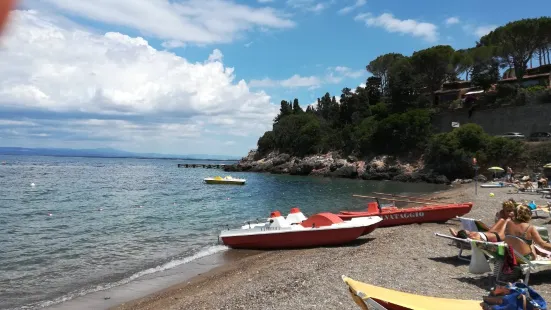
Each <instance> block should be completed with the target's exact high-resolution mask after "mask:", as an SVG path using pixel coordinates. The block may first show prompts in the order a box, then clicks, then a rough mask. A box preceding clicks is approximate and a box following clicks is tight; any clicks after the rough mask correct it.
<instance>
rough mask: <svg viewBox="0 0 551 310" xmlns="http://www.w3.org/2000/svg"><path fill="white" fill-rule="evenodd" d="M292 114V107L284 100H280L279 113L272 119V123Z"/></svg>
mask: <svg viewBox="0 0 551 310" xmlns="http://www.w3.org/2000/svg"><path fill="white" fill-rule="evenodd" d="M291 114H293V107H292V106H291V104H290V103H289V102H287V101H285V100H281V107H280V108H279V114H278V115H277V116H276V117H275V119H274V124H277V123H279V122H280V121H281V120H282V119H283V118H284V117H286V116H289V115H291Z"/></svg>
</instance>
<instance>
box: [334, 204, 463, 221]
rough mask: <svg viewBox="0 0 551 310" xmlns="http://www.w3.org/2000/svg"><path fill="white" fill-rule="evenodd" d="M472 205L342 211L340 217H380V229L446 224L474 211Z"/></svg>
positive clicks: (345, 218) (347, 218)
mask: <svg viewBox="0 0 551 310" xmlns="http://www.w3.org/2000/svg"><path fill="white" fill-rule="evenodd" d="M472 206H473V204H472V203H464V204H454V205H443V206H425V207H417V208H404V209H399V208H395V207H393V208H383V209H382V213H379V211H378V210H377V211H360V212H349V211H341V212H340V213H339V214H338V216H339V217H340V218H341V219H343V220H345V221H346V220H350V219H353V218H356V217H365V216H380V217H382V218H383V220H382V221H381V222H380V223H379V225H378V226H379V227H390V226H398V225H408V224H416V223H417V224H418V223H439V222H445V221H447V220H449V219H451V218H454V217H457V216H463V215H465V214H467V213H469V212H470V211H471V209H472Z"/></svg>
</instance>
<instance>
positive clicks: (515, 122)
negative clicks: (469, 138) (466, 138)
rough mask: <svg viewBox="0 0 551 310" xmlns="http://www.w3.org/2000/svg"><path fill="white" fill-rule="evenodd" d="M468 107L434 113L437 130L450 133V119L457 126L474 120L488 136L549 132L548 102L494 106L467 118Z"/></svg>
mask: <svg viewBox="0 0 551 310" xmlns="http://www.w3.org/2000/svg"><path fill="white" fill-rule="evenodd" d="M468 112H469V111H468V109H458V110H454V111H444V112H440V113H438V114H437V115H435V116H434V119H433V126H434V129H435V130H436V131H437V132H449V131H451V130H452V129H453V128H452V122H459V124H460V125H464V124H467V123H475V124H478V125H480V126H481V127H482V128H483V129H484V131H486V132H487V133H488V134H490V135H502V134H504V133H506V132H520V133H522V134H524V135H526V136H528V135H530V134H531V133H532V132H539V131H545V132H551V104H534V105H524V106H509V107H500V108H496V109H488V110H481V109H480V108H479V109H477V110H475V111H474V112H473V114H472V116H471V117H470V118H469V115H468Z"/></svg>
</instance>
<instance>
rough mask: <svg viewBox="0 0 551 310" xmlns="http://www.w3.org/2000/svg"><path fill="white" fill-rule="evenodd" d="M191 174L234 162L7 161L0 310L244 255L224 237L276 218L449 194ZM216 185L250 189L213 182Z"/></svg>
mask: <svg viewBox="0 0 551 310" xmlns="http://www.w3.org/2000/svg"><path fill="white" fill-rule="evenodd" d="M185 163H189V164H194V163H195V164H201V163H205V164H224V163H226V164H227V163H231V162H220V161H197V160H170V159H132V158H77V157H48V156H5V155H0V309H37V308H44V307H49V306H53V305H56V304H57V305H58V304H60V303H62V302H67V301H70V300H72V299H74V298H79V297H82V296H87V295H89V294H94V293H97V292H101V291H104V290H108V289H112V288H114V287H118V286H122V285H127V284H129V283H132V282H133V281H138V280H140V279H141V278H143V277H148V278H155V275H157V274H158V275H161V274H163V272H166V271H167V270H171V269H174V268H178V269H177V270H185V269H186V266H191V265H193V262H194V261H195V260H198V259H201V258H204V257H208V256H210V255H214V254H216V253H221V252H231V251H234V252H235V251H238V250H229V249H228V248H226V247H225V246H223V245H221V244H220V243H219V240H218V234H219V233H220V231H221V230H222V229H227V228H231V227H239V226H241V225H243V224H244V223H246V222H247V221H252V222H254V221H256V220H260V219H264V218H267V217H268V216H269V214H270V212H271V211H274V210H279V211H280V212H281V213H282V214H283V215H286V214H287V213H288V212H289V210H290V209H291V208H292V207H298V208H300V209H301V211H303V212H304V213H305V214H306V215H307V216H308V215H311V214H314V213H316V212H321V211H329V212H338V211H339V210H362V209H365V207H366V200H365V199H362V198H356V197H353V196H352V195H353V194H360V195H369V194H370V193H371V192H386V193H396V194H398V193H401V194H405V195H408V194H411V195H418V194H422V193H427V192H434V191H440V190H443V189H445V186H443V185H435V184H424V183H396V182H391V181H362V180H348V179H332V178H319V177H300V176H288V175H272V174H266V173H245V172H232V173H226V172H224V171H223V170H221V169H206V168H178V164H185ZM218 175H219V176H222V177H223V176H226V175H231V176H233V177H239V178H245V179H247V182H246V185H243V186H238V185H208V184H205V183H204V182H203V179H204V178H206V177H214V176H218ZM190 268H191V267H190Z"/></svg>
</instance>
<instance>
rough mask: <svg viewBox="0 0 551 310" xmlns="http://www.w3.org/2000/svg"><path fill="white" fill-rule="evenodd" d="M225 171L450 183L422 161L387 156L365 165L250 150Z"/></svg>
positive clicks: (323, 156) (355, 161) (335, 155)
mask: <svg viewBox="0 0 551 310" xmlns="http://www.w3.org/2000/svg"><path fill="white" fill-rule="evenodd" d="M224 170H225V171H251V172H270V173H274V174H291V175H311V176H324V177H340V178H352V179H356V178H358V179H364V180H393V181H401V182H427V183H437V184H449V183H450V181H449V180H448V178H446V177H445V176H443V175H437V174H435V173H433V172H432V171H431V170H428V169H425V167H424V165H423V161H422V159H420V160H418V161H416V162H413V163H411V162H407V163H406V162H401V161H400V160H398V159H395V158H392V157H389V156H378V157H375V158H372V159H371V160H369V161H365V160H359V159H358V158H356V157H353V156H348V157H346V158H342V157H341V156H339V154H338V153H336V152H330V153H327V154H319V155H312V156H307V157H304V158H298V157H294V156H290V155H289V154H284V153H278V152H271V153H269V154H268V155H266V156H263V157H261V156H259V154H257V152H256V151H254V150H253V151H250V152H249V154H248V155H247V156H245V157H243V158H242V159H241V160H240V161H239V162H238V163H237V164H234V165H229V166H226V167H225V168H224Z"/></svg>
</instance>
